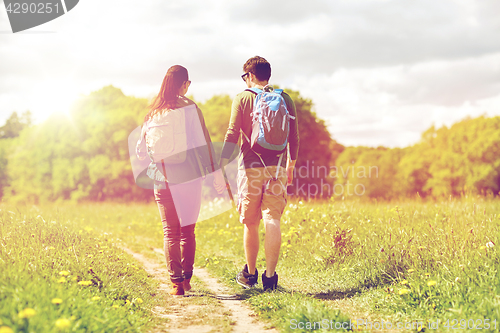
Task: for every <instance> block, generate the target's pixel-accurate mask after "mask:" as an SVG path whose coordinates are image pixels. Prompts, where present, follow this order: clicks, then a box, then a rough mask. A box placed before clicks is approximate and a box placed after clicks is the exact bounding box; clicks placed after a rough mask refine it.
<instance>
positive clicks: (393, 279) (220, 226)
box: [0, 197, 500, 332]
mask: <svg viewBox="0 0 500 333" xmlns="http://www.w3.org/2000/svg"><path fill="white" fill-rule="evenodd" d="M38 209H40V214H41V215H42V216H44V218H45V220H46V221H47V222H41V221H39V220H40V218H38V220H36V223H35V222H33V221H34V220H33V219H34V218H32V220H30V221H31V222H26V224H30V225H31V224H32V225H33V226H35V225H38V227H37V228H40V229H45V228H46V226H50V227H52V228H55V229H54V230H63V229H64V230H66V228H67V231H65V232H68V233H70V232H72V235H74V236H73V237H75V239H77V240H78V239H80V241H81V242H83V243H84V244H87V243H88V244H94V245H91V246H90V247H89V248H88V250H87V251H91V250H92V251H94V252H93V254H92V255H93V256H95V257H94V259H95V258H100V257H99V255H102V254H101V253H99V251H100V250H101V249H102V247H101V248H100V247H96V246H95V244H96V243H97V244H100V243H102V244H105V243H104V239H108V240H109V242H107V243H116V244H126V245H127V246H129V247H131V248H132V249H134V250H135V251H140V252H142V253H143V254H146V255H149V256H151V257H156V254H154V252H153V251H152V249H153V248H161V247H162V246H163V240H162V232H161V230H162V228H161V224H160V221H159V214H158V211H157V208H156V206H155V205H154V204H150V205H133V204H130V205H120V204H91V205H81V206H62V207H59V208H57V209H54V207H53V206H48V207H42V208H38ZM25 211H33V208H31V209H25V210H21V211H19V212H16V215H17V216H19V215H22V214H27V213H25ZM2 212H3V214H4V218H5V216H7V217H8V218H10V219H12V218H14V217H12V216H10V215H12V214H10V213H9V214H10V215H6V214H7V213H5V212H4V211H2ZM52 218H53V219H54V220H55V221H58V223H56V224H51V222H48V221H49V220H51V219H52ZM16 219H17V221H18V222H16V224H18V225H19V220H22V219H23V218H19V217H16ZM26 221H28V220H26ZM41 226H43V228H42V227H41ZM84 226H87V227H91V228H93V231H91V232H90V233H88V231H86V230H85V229H84ZM281 226H282V235H283V236H282V253H281V258H280V261H279V263H278V268H277V271H278V274H279V276H280V280H279V290H278V291H276V292H273V293H262V290H261V289H259V288H257V289H256V290H252V291H243V290H242V289H241V288H240V287H239V286H238V285H236V283H235V281H234V277H235V275H236V273H237V272H238V271H239V270H240V269H241V267H242V266H243V264H244V252H243V247H242V237H243V229H242V226H241V225H240V223H239V222H238V216H237V214H236V213H235V212H234V211H233V212H227V213H225V214H223V215H220V216H218V217H216V218H214V219H211V220H208V221H204V222H201V223H199V224H198V225H197V228H196V235H197V258H196V263H197V265H199V266H204V267H206V268H207V269H208V270H209V271H210V272H211V273H212V274H215V275H216V276H217V277H218V278H219V279H220V280H221V281H222V282H223V283H224V284H226V285H227V286H229V287H230V288H233V291H234V292H236V293H239V294H241V295H242V297H243V298H244V299H245V300H246V302H248V303H249V304H250V305H251V306H252V308H253V309H254V311H255V312H256V313H258V314H259V316H260V317H261V318H262V319H263V320H265V321H266V322H267V323H268V325H269V326H275V327H277V328H279V329H280V330H281V331H293V332H298V331H301V330H300V329H292V326H293V325H292V323H293V322H295V323H297V322H304V323H306V322H321V321H322V320H323V319H328V320H330V321H331V320H334V321H340V322H343V321H347V320H348V318H351V319H352V320H355V319H361V318H356V316H358V315H359V314H360V313H361V314H366V313H369V314H370V315H371V316H372V317H374V318H382V319H384V320H391V321H394V322H395V321H398V320H399V321H408V320H409V321H411V320H424V321H428V320H436V319H439V320H440V321H441V324H443V323H444V322H446V320H448V319H459V320H460V319H471V318H472V319H476V320H478V319H491V320H493V319H495V318H496V319H497V320H499V319H498V318H500V273H499V270H498V267H499V264H500V254H499V251H498V246H499V241H500V239H499V230H500V228H499V226H500V201H498V200H495V199H485V198H481V197H469V198H461V199H456V200H455V199H453V200H446V201H443V202H422V201H407V202H398V203H376V202H373V203H367V202H356V201H330V202H323V203H300V202H294V203H291V204H289V206H288V207H287V210H286V212H285V214H284V216H283V219H282V224H281ZM2 228H4V227H2ZM4 229H5V228H4ZM21 229H22V230H24V229H25V227H24V226H23V228H20V230H21ZM2 230H3V229H2ZM26 230H28V229H26ZM80 230H82V231H81V233H80ZM12 232H13V231H12V230H11V233H12ZM18 232H20V231H19V230H16V231H15V233H18ZM22 232H23V233H24V236H23V237H18V236H17V235H16V236H15V238H16V241H15V243H16V244H21V243H20V241H19V240H18V238H19V239H21V238H22V239H23V242H24V245H25V247H27V248H32V247H33V248H34V249H35V250H33V253H35V254H37V255H39V254H40V253H47V252H42V249H43V247H41V245H40V244H38V245H36V244H32V243H30V242H31V240H30V237H28V236H31V233H35V232H31V231H22ZM39 232H41V231H39ZM105 233H107V234H105ZM35 234H36V233H35ZM56 235H57V233H56ZM96 235H100V236H99V237H100V238H101V239H100V240H99V241H96V240H94V241H89V240H88V239H87V238H89V237H90V238H89V239H91V238H94V239H96V238H97V236H96ZM84 236H85V237H84ZM87 236H88V237H87ZM1 237H2V239H3V243H2V244H6V239H8V238H9V236H5V232H4V231H2V235H1ZM11 237H12V236H11ZM26 237H27V238H26ZM78 237H80V238H78ZM263 237H264V234H263V228H261V238H262V240H263ZM64 238H67V237H60V236H51V239H52V241H48V240H47V241H45V242H42V243H44V244H45V246H47V245H50V244H56V243H55V242H54V239H64ZM59 243H61V244H57V246H56V245H52V246H54V247H56V248H57V251H64V250H65V249H67V247H68V244H64V242H59ZM261 244H263V242H261ZM36 246H38V247H36ZM59 246H61V249H60V250H59ZM85 246H87V245H85ZM99 246H100V245H99ZM262 246H263V245H262ZM83 248H85V247H84V246H83V245H82V246H81V247H80V249H83ZM109 248H110V249H111V246H110V247H109ZM2 251H4V252H2V259H3V258H4V254H3V253H8V250H6V249H5V247H4V248H3V249H2ZM5 251H6V252H5ZM30 251H31V250H30ZM44 251H46V250H44ZM82 251H83V250H82ZM114 251H117V250H116V249H115V250H114ZM67 252H68V255H69V254H70V253H71V252H70V251H67ZM263 252H264V251H263V248H262V249H261V251H260V254H259V258H258V269H259V270H260V271H261V273H262V271H263V270H264V268H265V260H264V255H263ZM49 253H50V252H49ZM61 253H63V252H61ZM78 253H81V254H82V257H81V258H80V257H79V258H80V259H79V260H82V261H84V260H88V259H89V258H86V257H85V255H83V252H78ZM89 254H90V253H89ZM45 259H47V258H45V257H44V260H45ZM47 260H48V259H47ZM56 262H59V261H56ZM67 262H68V263H69V262H73V264H74V260H73V259H70V258H69V257H68V258H67ZM23 263H24V266H22V269H23V270H22V272H24V273H23V274H22V275H28V274H30V273H29V267H30V266H29V265H27V264H26V259H24V261H23ZM2 264H4V262H2ZM88 265H90V264H87V265H86V266H88ZM124 265H125V266H126V264H124ZM58 267H62V266H61V265H59V266H58ZM72 267H73V266H72ZM18 269H19V268H18ZM59 269H61V270H62V268H56V269H55V270H54V271H53V274H52V276H55V277H54V278H56V277H57V271H58V270H59ZM71 270H72V271H71V272H72V274H77V275H78V276H82V278H83V277H84V276H85V278H90V277H91V276H90V275H88V274H89V273H88V271H86V270H85V269H83V268H82V269H81V270H80V271H78V270H76V268H71ZM103 270H104V268H103ZM94 271H95V269H94ZM116 271H118V270H117V269H115V272H116ZM54 272H55V273H54ZM73 272H75V273H73ZM76 272H78V273H76ZM84 273H85V274H87V275H83V274H84ZM0 274H1V273H0ZM18 275H21V274H18ZM18 278H19V279H21V278H25V279H26V277H18ZM99 278H100V279H101V280H103V281H104V278H103V277H101V276H99ZM41 279H48V278H47V277H43V278H41ZM110 279H111V277H110ZM30 281H31V280H30ZM48 281H50V279H48ZM53 285H57V284H55V283H54V282H53V281H52V286H53ZM58 287H59V286H58ZM92 288H94V289H92V290H96V289H97V288H98V287H97V286H93V287H92ZM49 289H50V288H49ZM75 290H79V293H80V294H81V293H83V292H87V290H91V289H83V288H81V287H79V288H76V289H75ZM116 290H121V292H124V291H123V289H120V288H118V287H117V289H116ZM130 292H132V290H130ZM134 292H135V291H134ZM4 295H5V294H4V291H3V290H2V297H4ZM54 295H55V294H54ZM106 295H107V294H106ZM110 295H113V294H112V293H110ZM141 295H142V294H141ZM26 297H29V295H28V293H27V295H26ZM50 297H57V296H49V297H48V298H47V299H49V298H50ZM89 297H90V295H88V296H86V297H85V299H86V300H87V301H88V298H89ZM106 297H108V296H106ZM106 297H101V298H103V299H104V298H106ZM113 297H115V296H111V298H110V299H113V300H114V298H113ZM127 297H129V296H127ZM130 297H132V296H130ZM136 297H141V298H143V299H144V305H142V306H141V307H139V308H138V309H137V310H136V311H140V309H141V308H143V307H144V306H145V304H150V303H148V302H150V301H147V300H146V299H147V297H146V295H143V296H136ZM132 298H133V297H132ZM37 299H38V298H37ZM106 299H107V298H106ZM342 301H344V303H346V302H347V301H348V302H349V304H351V305H350V306H351V309H349V307H346V306H341V305H339V304H340V303H339V302H342ZM23 302H25V301H23ZM48 302H49V304H47V305H48V306H51V307H54V305H52V304H50V299H49V301H48ZM63 304H64V303H63ZM24 306H27V303H26V302H25V303H23V304H22V305H19V306H18V307H17V308H16V311H17V312H16V311H14V312H13V313H12V314H10V317H8V318H13V317H12V316H14V317H15V316H16V315H17V313H18V312H19V311H21V310H22V309H23V307H24ZM122 308H126V307H120V309H122ZM3 313H4V312H3V310H2V311H0V318H1V319H2V320H3V321H4V324H5V320H4V318H6V317H4V316H3ZM97 313H100V314H102V313H105V312H104V311H99V312H97ZM64 315H65V316H71V315H74V314H72V313H70V312H66V313H64ZM56 317H57V316H54V317H51V319H50V320H52V321H50V320H48V319H46V320H45V323H51V322H54V320H56ZM34 318H35V317H33V318H32V319H34ZM127 318H128V319H130V318H129V317H128V316H127ZM32 319H30V321H31V320H32ZM16 320H17V321H19V322H20V323H21V321H20V319H16ZM294 320H295V321H294ZM8 324H9V325H10V324H12V322H11V321H9V322H8ZM30 325H31V324H30ZM499 327H500V323H497V329H498V328H499ZM440 328H441V329H442V328H443V327H442V326H440ZM306 331H308V330H306Z"/></svg>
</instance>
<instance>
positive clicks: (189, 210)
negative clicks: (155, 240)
mask: <svg viewBox="0 0 500 333" xmlns="http://www.w3.org/2000/svg"><path fill="white" fill-rule="evenodd" d="M190 84H191V81H189V77H188V72H187V69H186V68H184V67H182V66H179V65H176V66H172V67H170V68H169V69H168V71H167V74H166V75H165V78H164V79H163V83H162V86H161V89H160V92H159V93H158V95H157V96H156V98H155V99H154V100H153V102H152V103H151V105H150V106H149V112H148V114H147V115H146V117H145V118H144V125H143V128H142V134H141V139H140V140H139V142H138V143H137V155H138V157H139V159H144V158H145V157H146V156H148V155H149V157H150V159H151V164H150V166H149V167H148V172H147V174H148V176H149V177H150V178H152V179H154V180H155V187H154V188H155V189H154V195H155V200H156V203H157V204H158V209H159V211H160V217H161V221H162V224H163V239H164V249H165V259H166V262H167V268H168V272H169V275H170V280H171V282H172V290H171V292H170V294H171V295H184V292H185V291H188V290H190V289H191V285H190V280H191V277H192V275H193V264H194V257H195V251H196V240H195V234H194V230H195V226H196V220H197V219H198V215H199V212H200V206H201V187H202V177H203V176H204V175H206V171H208V172H209V173H212V172H213V174H214V187H215V188H216V190H217V192H218V193H222V192H223V190H224V188H225V182H224V178H223V176H222V173H221V172H220V170H219V171H217V172H215V171H216V170H217V166H216V165H215V156H214V154H213V148H212V144H211V140H210V135H209V133H208V130H207V128H206V126H205V120H204V118H203V114H202V113H201V110H200V109H199V108H198V107H197V106H196V104H195V103H194V102H193V101H191V100H190V99H188V98H186V97H185V95H186V92H187V90H188V88H189V86H190ZM179 110H181V111H182V112H183V113H182V115H183V116H182V117H183V120H182V122H183V123H185V136H184V137H185V138H186V140H185V141H187V142H186V146H187V147H186V148H185V151H184V152H183V153H185V160H184V161H183V162H181V163H178V162H176V163H174V164H169V163H168V162H165V161H166V160H167V159H165V160H161V162H158V159H155V158H154V153H155V152H153V151H152V150H153V148H152V147H151V144H150V143H148V142H151V141H152V140H151V137H152V136H153V134H151V133H152V132H151V128H152V125H151V124H153V123H154V124H157V123H161V121H162V118H163V119H166V117H167V114H168V112H174V113H175V112H177V113H178V112H179ZM170 116H172V115H170ZM200 125H201V126H200ZM148 133H149V134H150V138H149V139H150V140H148ZM156 135H157V134H156ZM156 140H158V138H156ZM160 140H161V138H160Z"/></svg>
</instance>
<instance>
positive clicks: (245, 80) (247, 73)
mask: <svg viewBox="0 0 500 333" xmlns="http://www.w3.org/2000/svg"><path fill="white" fill-rule="evenodd" d="M249 74H250V72H246V73H245V74H243V75H242V76H241V78H242V79H243V81H244V82H247V76H248V75H249Z"/></svg>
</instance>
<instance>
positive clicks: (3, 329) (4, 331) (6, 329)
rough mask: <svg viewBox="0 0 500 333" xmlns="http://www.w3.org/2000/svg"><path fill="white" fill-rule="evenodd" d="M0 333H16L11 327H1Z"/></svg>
mask: <svg viewBox="0 0 500 333" xmlns="http://www.w3.org/2000/svg"><path fill="white" fill-rule="evenodd" d="M0 333H14V331H13V330H12V328H10V327H9V326H1V327H0Z"/></svg>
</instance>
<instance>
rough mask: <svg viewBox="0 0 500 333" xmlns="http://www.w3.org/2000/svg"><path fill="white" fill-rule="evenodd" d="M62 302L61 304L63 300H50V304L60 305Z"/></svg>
mask: <svg viewBox="0 0 500 333" xmlns="http://www.w3.org/2000/svg"><path fill="white" fill-rule="evenodd" d="M62 302H63V300H62V299H60V298H53V299H52V304H61V303H62Z"/></svg>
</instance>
